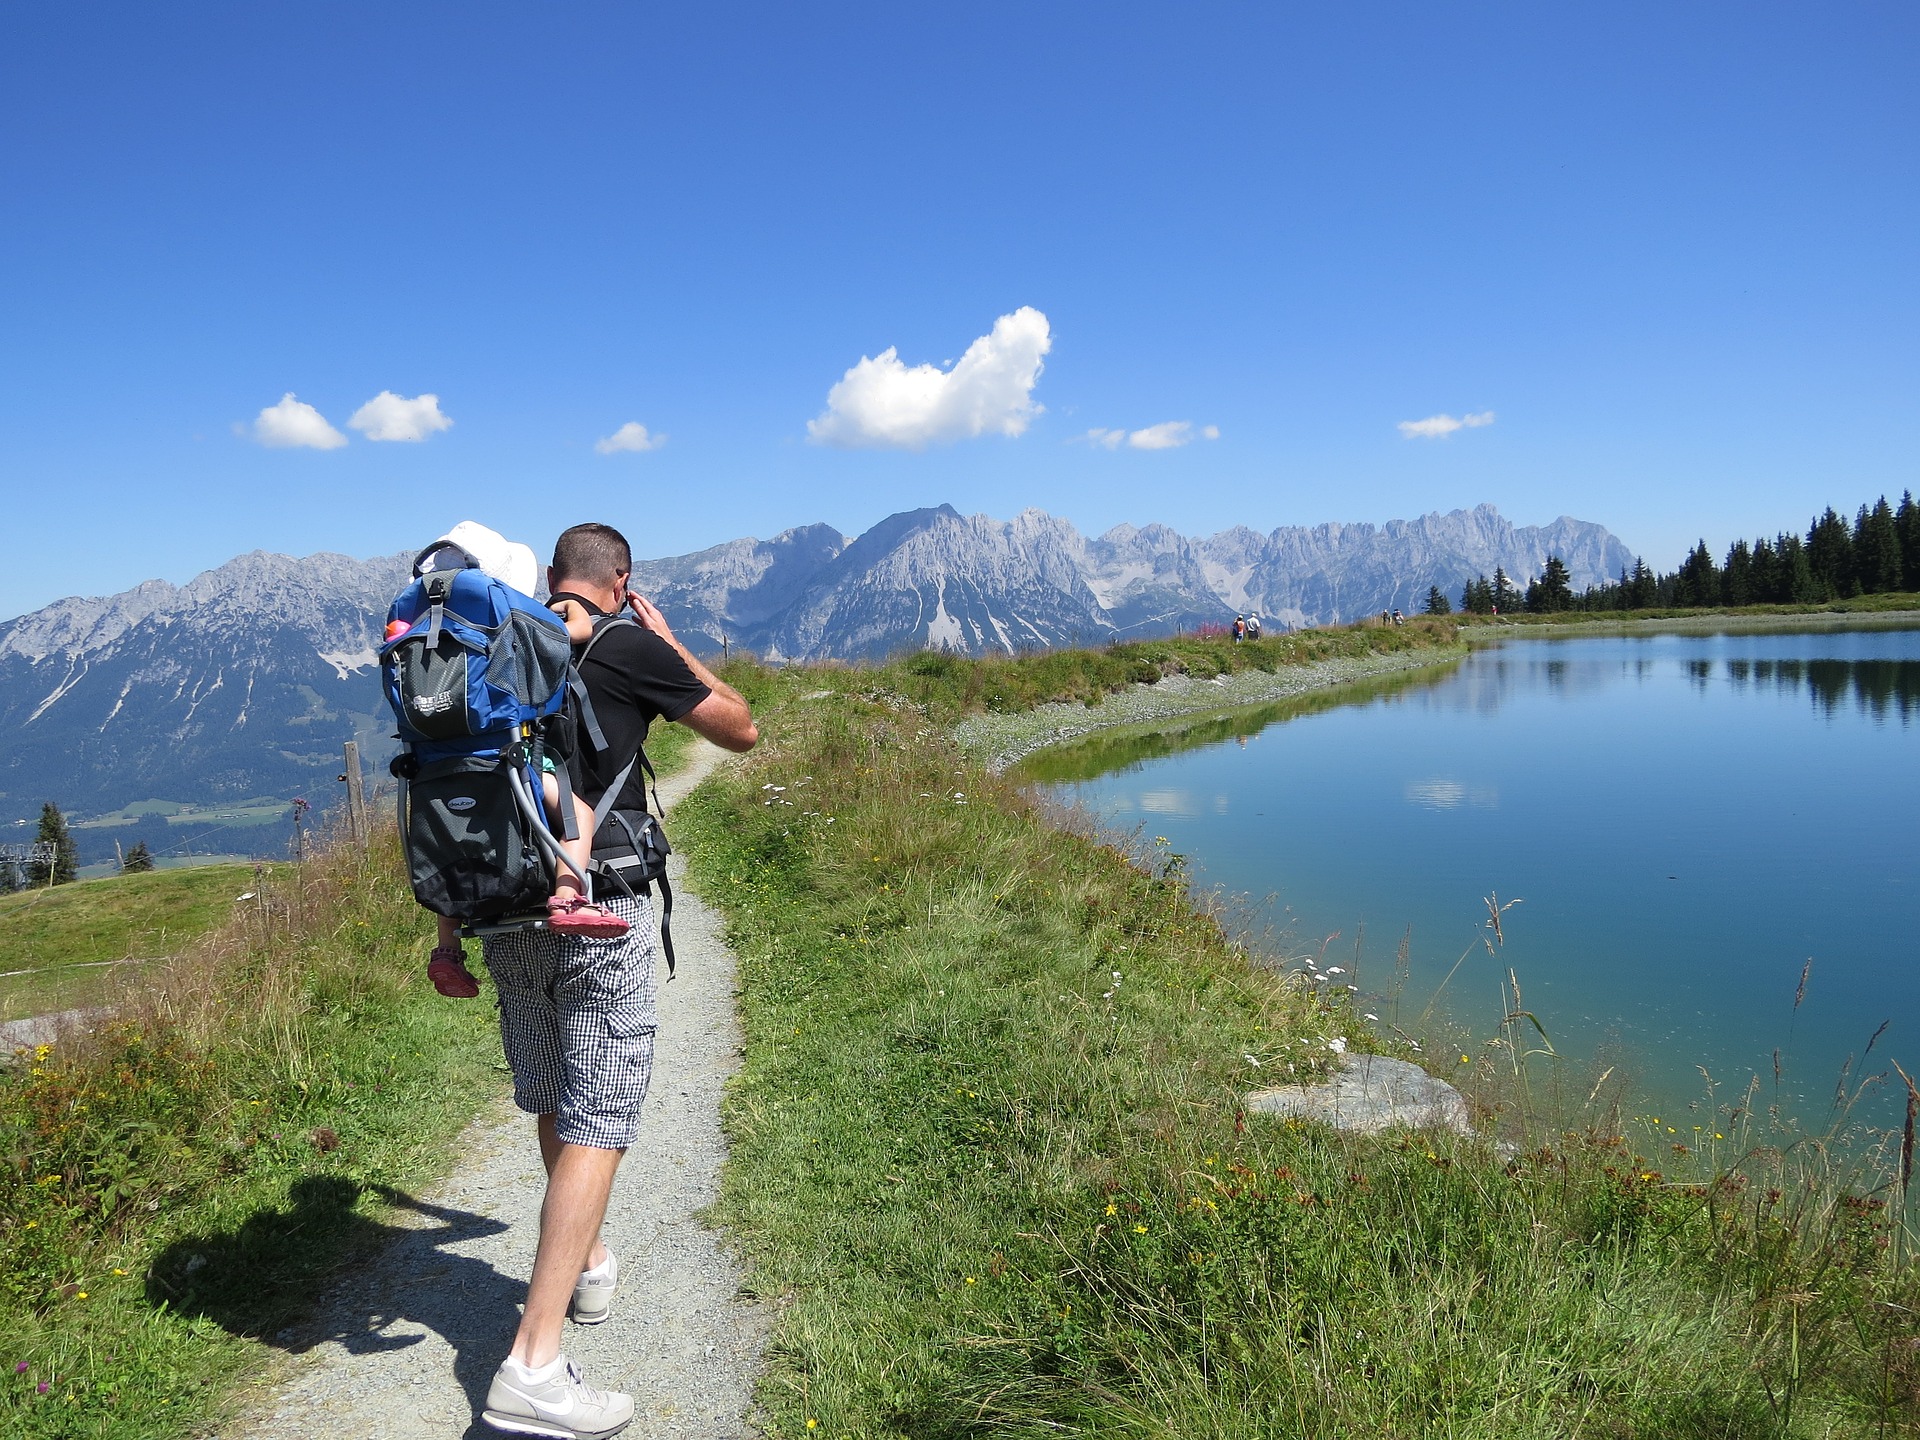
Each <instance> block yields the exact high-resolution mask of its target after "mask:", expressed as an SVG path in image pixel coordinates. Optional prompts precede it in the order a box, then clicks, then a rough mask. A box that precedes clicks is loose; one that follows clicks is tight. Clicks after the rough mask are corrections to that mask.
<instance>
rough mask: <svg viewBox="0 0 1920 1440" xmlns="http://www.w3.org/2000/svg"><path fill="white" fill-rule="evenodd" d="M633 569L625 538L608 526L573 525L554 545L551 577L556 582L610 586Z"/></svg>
mask: <svg viewBox="0 0 1920 1440" xmlns="http://www.w3.org/2000/svg"><path fill="white" fill-rule="evenodd" d="M632 570H633V551H632V549H631V548H629V547H628V545H627V537H626V536H624V535H622V534H621V533H620V532H619V531H618V530H616V529H614V528H613V527H612V526H611V525H594V524H587V525H575V526H574V527H573V528H572V529H571V530H563V531H561V532H560V538H559V539H558V540H556V541H554V542H553V574H554V578H555V579H558V580H584V581H586V582H587V583H588V584H589V585H611V584H613V582H614V581H615V580H617V579H619V578H620V577H621V576H622V575H626V574H628V573H630V572H631V571H632Z"/></svg>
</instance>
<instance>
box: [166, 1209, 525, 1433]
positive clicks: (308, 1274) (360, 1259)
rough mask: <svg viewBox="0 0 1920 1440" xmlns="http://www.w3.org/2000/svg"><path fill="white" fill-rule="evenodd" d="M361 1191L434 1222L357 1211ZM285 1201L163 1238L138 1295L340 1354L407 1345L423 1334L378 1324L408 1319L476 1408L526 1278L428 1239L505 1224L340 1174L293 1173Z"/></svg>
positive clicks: (268, 1340) (257, 1334)
mask: <svg viewBox="0 0 1920 1440" xmlns="http://www.w3.org/2000/svg"><path fill="white" fill-rule="evenodd" d="M363 1190H364V1191H366V1192H370V1193H372V1194H375V1195H378V1196H379V1197H380V1198H381V1199H382V1200H384V1201H386V1202H387V1203H388V1204H390V1205H394V1206H398V1207H401V1208H404V1209H408V1210H412V1211H414V1212H415V1213H416V1214H418V1215H422V1216H425V1217H427V1218H429V1219H432V1220H437V1221H440V1222H441V1223H440V1224H439V1225H437V1226H420V1227H412V1226H403V1225H383V1224H381V1223H380V1222H378V1221H376V1220H371V1219H368V1218H367V1217H366V1216H365V1215H363V1214H361V1213H360V1212H359V1211H358V1210H357V1209H356V1208H355V1203H356V1202H357V1201H358V1199H359V1198H360V1196H361V1194H362V1192H363ZM290 1199H291V1200H292V1204H291V1206H290V1207H289V1208H287V1209H284V1210H282V1209H264V1210H259V1211H256V1212H255V1213H254V1214H252V1215H250V1216H248V1217H247V1219H246V1221H245V1223H243V1224H242V1225H241V1226H240V1228H239V1229H237V1230H233V1231H223V1232H219V1233H216V1234H211V1235H191V1236H186V1237H183V1238H182V1239H180V1240H177V1241H175V1242H174V1243H173V1244H171V1245H169V1246H168V1247H167V1248H166V1249H165V1250H164V1251H162V1252H161V1253H160V1255H159V1257H158V1258H157V1259H156V1260H155V1261H154V1263H153V1267H152V1269H151V1270H149V1271H148V1273H147V1286H146V1290H147V1299H148V1301H149V1303H151V1304H153V1305H156V1306H158V1305H162V1304H164V1305H166V1306H168V1307H170V1308H171V1309H172V1310H174V1311H175V1312H176V1313H178V1314H183V1315H202V1316H205V1317H206V1318H207V1319H209V1320H212V1321H213V1322H214V1323H215V1324H217V1325H219V1326H220V1327H221V1328H222V1329H224V1330H226V1331H228V1332H229V1333H231V1334H234V1335H240V1336H244V1337H246V1338H248V1339H251V1340H258V1341H261V1342H263V1343H265V1344H268V1345H272V1346H275V1347H276V1348H279V1349H282V1350H286V1351H288V1352H290V1353H292V1354H295V1355H299V1354H304V1353H306V1352H307V1351H309V1350H311V1349H313V1348H314V1347H315V1346H318V1345H323V1344H326V1343H328V1342H330V1341H331V1342H333V1343H336V1344H339V1345H340V1346H342V1347H343V1348H344V1349H345V1350H346V1351H347V1353H348V1354H350V1355H375V1354H380V1353H383V1352H389V1351H394V1350H403V1349H407V1348H408V1347H410V1346H413V1345H417V1344H419V1343H420V1341H421V1340H423V1339H425V1338H426V1337H425V1336H424V1335H419V1334H412V1335H383V1334H381V1333H380V1332H381V1331H382V1330H385V1329H387V1328H388V1327H390V1326H392V1325H393V1324H395V1323H396V1322H410V1323H411V1324H412V1325H415V1326H419V1327H424V1328H425V1329H428V1330H432V1331H435V1332H437V1333H438V1334H439V1335H440V1336H441V1337H442V1338H443V1339H444V1340H445V1341H446V1342H447V1344H448V1345H449V1346H451V1347H452V1349H453V1352H454V1377H455V1379H456V1380H458V1381H459V1384H460V1387H461V1389H463V1390H464V1391H465V1392H466V1394H467V1398H468V1400H469V1401H470V1402H471V1403H472V1405H473V1407H474V1409H475V1412H476V1413H477V1412H478V1410H479V1408H480V1407H481V1406H482V1405H483V1404H484V1403H485V1400H486V1393H487V1386H488V1384H489V1383H490V1382H491V1380H492V1378H493V1372H494V1367H495V1366H496V1365H498V1364H499V1362H500V1357H501V1356H503V1355H505V1354H506V1353H507V1349H508V1347H509V1345H511V1344H512V1340H513V1332H514V1328H515V1327H516V1326H517V1325H518V1324H519V1309H518V1307H519V1306H520V1304H521V1303H522V1302H523V1301H524V1300H525V1299H526V1289H527V1287H526V1282H525V1281H523V1280H517V1279H512V1278H510V1277H508V1276H505V1275H502V1274H501V1273H500V1272H499V1271H498V1270H496V1269H494V1268H493V1266H491V1265H489V1264H487V1263H486V1262H485V1261H483V1260H475V1259H473V1258H471V1257H469V1256H466V1255H457V1254H451V1253H448V1252H447V1251H444V1250H442V1249H441V1248H440V1247H441V1246H442V1245H444V1244H447V1243H449V1242H458V1241H466V1240H473V1239H478V1238H481V1237H483V1236H488V1235H498V1234H500V1233H501V1232H502V1231H504V1230H505V1229H506V1228H507V1226H506V1225H505V1224H504V1223H502V1222H501V1221H498V1220H491V1219H488V1218H487V1217H486V1216H484V1215H476V1214H474V1213H472V1212H471V1211H467V1210H455V1209H451V1208H449V1207H446V1206H441V1205H434V1204H430V1203H428V1202H427V1201H424V1200H418V1199H415V1198H414V1197H413V1196H411V1195H407V1194H404V1193H402V1192H401V1191H398V1190H394V1189H391V1188H389V1187H387V1186H384V1185H367V1186H364V1187H363V1186H362V1185H360V1184H359V1183H357V1182H356V1181H353V1180H350V1179H347V1178H346V1177H345V1176H340V1175H309V1176H306V1177H305V1178H303V1179H300V1180H297V1181H295V1182H294V1185H293V1189H292V1193H291V1196H290ZM343 1272H344V1274H343ZM336 1282H340V1283H336ZM476 1433H488V1432H476Z"/></svg>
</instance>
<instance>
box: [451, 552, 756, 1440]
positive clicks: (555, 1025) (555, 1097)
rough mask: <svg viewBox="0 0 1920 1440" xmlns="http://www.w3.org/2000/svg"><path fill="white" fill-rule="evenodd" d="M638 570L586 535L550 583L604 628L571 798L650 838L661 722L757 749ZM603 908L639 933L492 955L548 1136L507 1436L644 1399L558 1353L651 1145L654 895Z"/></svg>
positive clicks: (619, 1415) (509, 1038) (490, 1415)
mask: <svg viewBox="0 0 1920 1440" xmlns="http://www.w3.org/2000/svg"><path fill="white" fill-rule="evenodd" d="M632 569H633V559H632V554H631V551H630V550H629V549H628V546H627V542H626V540H625V538H624V537H622V536H621V534H620V532H619V531H617V530H615V529H613V528H612V527H611V526H607V525H576V526H574V527H573V528H572V529H570V530H568V531H566V532H565V533H564V534H562V535H561V536H560V538H559V540H558V541H557V542H555V545H554V551H553V566H552V568H551V569H550V570H548V572H547V583H548V586H549V588H550V589H551V590H552V591H553V596H554V599H555V600H556V601H571V602H573V603H574V604H576V605H578V606H579V607H580V609H581V611H582V612H583V613H584V614H585V615H586V616H587V617H588V618H590V619H591V620H592V622H593V624H594V627H595V633H594V636H593V643H592V647H591V649H590V650H589V651H587V653H586V654H585V655H584V657H582V658H580V659H579V668H580V675H581V679H582V681H583V682H584V684H585V688H586V691H587V695H588V698H589V700H590V701H591V702H592V707H593V711H594V714H595V716H596V718H597V721H598V727H599V729H600V730H601V732H602V734H603V737H604V739H605V742H606V743H605V745H604V746H591V745H584V744H583V745H582V746H580V747H579V748H578V749H577V750H576V751H575V755H574V761H573V767H572V768H573V776H572V778H573V785H574V789H575V793H577V794H578V795H580V796H581V797H582V798H583V799H585V800H586V801H588V802H589V803H590V804H592V803H604V801H605V800H606V799H608V798H609V792H612V794H611V797H610V798H611V799H612V801H613V806H612V810H611V814H612V815H613V816H614V817H616V818H619V817H622V816H632V817H634V821H633V823H631V824H622V825H620V826H618V827H616V828H618V829H620V830H621V831H623V832H624V833H625V834H627V835H632V834H634V833H636V832H639V833H645V831H646V826H645V824H644V821H645V820H646V818H647V792H646V780H645V776H644V774H643V773H642V770H641V767H639V766H638V765H637V764H636V761H637V760H638V759H639V757H640V754H641V747H642V745H643V743H644V742H645V740H646V735H647V728H648V726H649V725H650V724H651V723H652V722H653V721H654V720H655V719H664V720H669V721H678V722H679V723H680V724H682V725H685V726H687V727H689V728H690V729H692V730H694V731H695V732H697V733H698V734H700V735H703V736H705V737H706V738H707V739H709V740H711V741H713V743H715V744H716V745H719V746H721V747H723V748H725V749H728V750H736V751H739V750H748V749H751V748H752V747H753V745H754V743H755V741H756V740H758V739H759V731H758V729H757V728H756V727H755V725H754V723H753V716H752V714H751V713H750V712H749V710H748V708H747V703H746V701H745V700H743V699H741V697H740V695H739V693H738V692H737V691H735V690H734V689H733V688H732V687H731V686H729V685H727V684H725V683H724V682H723V681H721V680H720V679H718V678H717V677H716V676H715V675H714V674H713V673H712V672H711V671H710V670H708V669H707V668H706V666H704V665H702V664H701V663H700V662H699V661H698V660H696V659H695V658H694V657H693V655H692V653H691V652H689V651H688V649H687V648H686V646H684V645H682V644H681V643H680V642H679V641H678V640H677V639H675V638H674V634H673V631H672V630H671V629H670V628H669V627H668V625H667V621H666V618H665V617H664V616H662V615H661V613H660V612H659V610H657V609H656V608H655V607H654V606H653V605H652V604H651V603H650V602H649V601H647V600H645V599H643V598H642V597H641V596H639V595H637V594H635V593H633V592H632V591H630V590H628V589H627V579H628V576H629V575H630V574H631V573H632ZM628 615H630V616H631V619H627V618H625V617H626V616H628ZM575 653H576V656H577V657H578V656H580V652H579V651H576V652H575ZM616 782H618V785H617V788H616ZM604 833H605V832H604V831H603V834H604ZM618 852H619V843H618V842H615V844H614V845H612V846H611V847H609V846H608V845H606V844H605V843H604V842H603V844H602V845H600V846H596V847H595V866H594V869H595V873H597V874H598V873H618V867H619V866H620V864H621V863H622V856H621V854H620V853H618ZM628 858H630V857H628ZM606 905H607V908H608V909H610V910H612V911H614V912H615V913H616V914H618V915H620V916H621V917H622V918H623V919H625V920H626V921H627V922H628V924H629V929H628V930H627V933H626V934H625V935H624V936H623V937H621V938H619V939H617V940H592V939H587V938H583V937H579V936H573V935H565V934H560V933H557V932H556V931H554V930H551V929H548V930H512V931H508V932H505V933H503V934H494V935H488V936H487V937H486V938H485V939H484V940H483V941H482V945H483V948H484V950H485V952H486V959H487V969H488V970H489V971H490V972H492V975H493V982H494V985H495V987H496V988H497V989H498V990H499V993H500V1033H501V1039H502V1042H503V1044H504V1047H505V1049H506V1055H507V1061H508V1064H509V1065H510V1066H511V1067H512V1069H513V1092H514V1103H515V1104H516V1105H518V1106H519V1107H520V1108H521V1109H522V1110H525V1111H527V1112H528V1113H530V1114H532V1115H534V1116H536V1117H537V1118H538V1128H539V1137H540V1154H541V1158H542V1160H543V1161H544V1162H545V1164H546V1167H547V1193H546V1202H545V1204H544V1205H543V1206H542V1208H541V1212H540V1244H539V1248H538V1250H537V1251H536V1252H535V1254H534V1260H533V1276H532V1279H531V1280H530V1281H529V1282H528V1285H527V1301H526V1308H525V1309H524V1311H523V1312H522V1314H521V1318H520V1326H519V1330H518V1332H517V1333H516V1334H515V1336H514V1340H513V1349H512V1351H511V1352H510V1353H509V1354H508V1356H507V1358H506V1359H505V1360H503V1361H502V1362H501V1363H500V1368H499V1370H498V1371H496V1372H495V1374H494V1377H493V1382H492V1385H491V1387H490V1388H489V1389H488V1391H487V1403H486V1408H485V1410H484V1411H483V1412H482V1413H481V1418H482V1419H483V1420H484V1421H486V1423H487V1424H488V1425H490V1426H492V1427H493V1428H494V1429H496V1430H505V1431H510V1432H513V1433H517V1434H526V1435H551V1436H558V1437H562V1440H587V1437H596V1440H597V1437H600V1436H606V1435H611V1434H613V1433H614V1432H616V1431H617V1430H619V1429H621V1428H622V1427H623V1426H625V1425H626V1424H627V1423H628V1422H630V1421H631V1420H632V1418H633V1400H632V1398H631V1397H629V1396H627V1395H622V1394H619V1393H617V1392H614V1391H607V1390H596V1389H594V1388H593V1387H592V1386H590V1385H588V1384H587V1382H586V1380H585V1379H584V1378H583V1376H582V1375H581V1373H580V1369H579V1367H578V1366H576V1365H575V1364H573V1362H572V1361H570V1360H568V1359H567V1357H566V1355H565V1354H563V1353H562V1351H561V1345H560V1335H561V1329H562V1326H563V1325H564V1324H565V1322H566V1319H567V1317H568V1315H569V1313H571V1315H572V1318H573V1320H574V1322H575V1323H576V1324H582V1325H593V1324H598V1323H599V1322H600V1321H602V1320H605V1319H606V1318H607V1316H608V1315H609V1314H610V1313H611V1307H612V1302H613V1298H614V1295H615V1292H616V1291H617V1290H618V1288H619V1279H620V1272H619V1263H618V1261H616V1260H615V1258H614V1256H613V1254H612V1252H611V1251H609V1250H608V1249H607V1247H606V1246H605V1245H604V1244H602V1243H601V1241H600V1222H601V1220H602V1218H603V1217H604V1216H605V1214H606V1208H607V1197H608V1195H609V1193H610V1192H611V1191H612V1188H613V1177H614V1172H615V1170H617V1169H618V1168H619V1165H620V1158H621V1156H622V1155H624V1154H625V1153H626V1149H627V1147H628V1146H629V1145H631V1144H632V1143H633V1141H634V1138H635V1136H636V1134H637V1133H638V1131H639V1126H640V1109H641V1105H642V1104H643V1102H644V1101H645V1100H646V1097H647V1083H648V1080H649V1078H650V1076H651V1072H652V1069H653V1037H654V1028H655V1024H656V1018H655V1014H654V991H655V985H656V975H655V969H656V965H655V961H656V956H657V953H658V947H657V945H656V943H655V937H654V929H653V921H652V903H651V900H650V899H649V897H648V896H647V894H646V892H645V890H644V888H643V889H642V891H641V892H640V893H639V894H637V895H634V896H630V897H629V896H613V897H610V898H608V899H607V900H606Z"/></svg>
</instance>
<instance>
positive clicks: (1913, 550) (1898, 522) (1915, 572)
mask: <svg viewBox="0 0 1920 1440" xmlns="http://www.w3.org/2000/svg"><path fill="white" fill-rule="evenodd" d="M1893 521H1894V525H1895V527H1896V528H1897V529H1898V530H1899V531H1900V570H1901V574H1902V576H1903V578H1904V582H1905V584H1906V586H1907V588H1908V589H1910V590H1920V505H1915V504H1914V503H1913V492H1912V491H1911V490H1909V491H1907V492H1906V493H1905V494H1903V495H1902V496H1901V497H1900V509H1899V510H1898V511H1897V512H1895V514H1894V517H1893Z"/></svg>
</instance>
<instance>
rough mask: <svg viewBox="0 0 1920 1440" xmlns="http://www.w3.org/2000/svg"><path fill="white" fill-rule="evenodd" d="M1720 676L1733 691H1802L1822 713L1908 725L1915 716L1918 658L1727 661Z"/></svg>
mask: <svg viewBox="0 0 1920 1440" xmlns="http://www.w3.org/2000/svg"><path fill="white" fill-rule="evenodd" d="M1726 674H1727V679H1728V680H1729V681H1730V682H1732V684H1733V686H1734V688H1735V689H1736V690H1745V689H1747V688H1748V687H1753V688H1755V689H1771V690H1773V691H1775V692H1777V693H1782V694H1785V693H1789V692H1792V691H1797V690H1805V691H1806V692H1807V693H1808V694H1809V695H1810V696H1811V697H1812V699H1813V705H1814V708H1815V709H1816V710H1819V711H1820V712H1821V713H1822V714H1824V715H1826V716H1828V717H1832V716H1834V715H1837V714H1839V713H1840V712H1841V711H1842V710H1843V709H1847V708H1851V709H1853V710H1855V711H1857V712H1859V713H1860V714H1864V715H1871V716H1872V717H1873V718H1874V719H1875V720H1876V721H1886V720H1888V719H1897V720H1898V721H1899V722H1900V723H1901V724H1902V725H1911V724H1912V723H1913V721H1914V717H1915V716H1916V715H1920V661H1915V660H1729V661H1727V662H1726Z"/></svg>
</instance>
